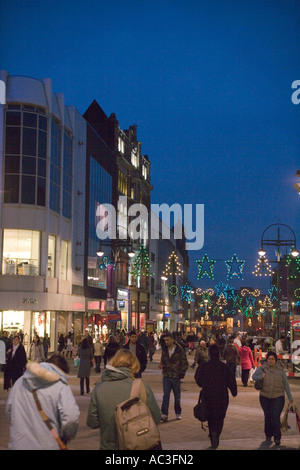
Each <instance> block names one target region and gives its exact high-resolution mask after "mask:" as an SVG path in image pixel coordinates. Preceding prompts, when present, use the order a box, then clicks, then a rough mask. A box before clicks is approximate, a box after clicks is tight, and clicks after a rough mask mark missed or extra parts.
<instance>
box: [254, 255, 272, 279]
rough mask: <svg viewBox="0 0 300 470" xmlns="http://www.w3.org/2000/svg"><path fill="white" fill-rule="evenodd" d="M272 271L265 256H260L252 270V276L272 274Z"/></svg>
mask: <svg viewBox="0 0 300 470" xmlns="http://www.w3.org/2000/svg"><path fill="white" fill-rule="evenodd" d="M273 273H274V271H272V268H271V265H270V264H269V262H268V260H267V259H266V258H265V256H261V257H260V258H259V260H258V263H257V264H256V265H255V270H254V271H253V272H252V274H254V276H272V274H273Z"/></svg>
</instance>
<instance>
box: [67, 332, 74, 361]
mask: <svg viewBox="0 0 300 470" xmlns="http://www.w3.org/2000/svg"><path fill="white" fill-rule="evenodd" d="M65 344H66V357H68V354H70V359H71V358H72V354H73V339H72V333H71V331H69V333H68V335H67V337H66V339H65Z"/></svg>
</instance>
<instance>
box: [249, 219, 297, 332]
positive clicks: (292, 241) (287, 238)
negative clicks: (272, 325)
mask: <svg viewBox="0 0 300 470" xmlns="http://www.w3.org/2000/svg"><path fill="white" fill-rule="evenodd" d="M273 228H276V229H277V230H276V236H275V238H274V237H273V238H267V233H268V232H269V231H270V229H271V230H272V229H273ZM282 231H285V232H288V235H286V234H285V235H282ZM268 246H274V247H276V249H277V252H276V254H277V259H276V260H273V261H272V260H271V261H270V262H273V263H277V276H276V288H277V322H276V333H277V336H278V337H279V336H280V316H281V303H280V298H279V290H280V289H279V288H280V275H279V266H280V259H281V254H280V248H281V247H290V248H291V249H292V251H291V255H292V256H294V257H297V256H298V255H299V252H298V250H297V248H296V236H295V233H294V231H293V230H292V229H291V227H289V226H288V225H285V224H280V223H277V224H271V225H269V226H268V227H267V228H266V229H265V230H264V231H263V233H262V236H261V242H260V250H259V251H258V254H259V256H265V254H266V250H265V248H266V247H268Z"/></svg>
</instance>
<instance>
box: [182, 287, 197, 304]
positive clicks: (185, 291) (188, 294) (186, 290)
mask: <svg viewBox="0 0 300 470" xmlns="http://www.w3.org/2000/svg"><path fill="white" fill-rule="evenodd" d="M180 289H181V298H182V299H183V300H186V301H187V302H195V300H194V299H193V297H192V291H193V288H192V287H191V286H190V285H189V284H188V283H186V284H185V285H184V286H183V287H180Z"/></svg>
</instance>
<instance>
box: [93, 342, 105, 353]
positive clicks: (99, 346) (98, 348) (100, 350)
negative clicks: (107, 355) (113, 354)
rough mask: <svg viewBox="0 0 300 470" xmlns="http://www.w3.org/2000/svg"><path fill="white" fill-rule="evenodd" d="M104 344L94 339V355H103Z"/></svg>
mask: <svg viewBox="0 0 300 470" xmlns="http://www.w3.org/2000/svg"><path fill="white" fill-rule="evenodd" d="M103 354H104V346H103V344H102V343H101V342H100V341H96V343H95V344H94V356H103Z"/></svg>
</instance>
